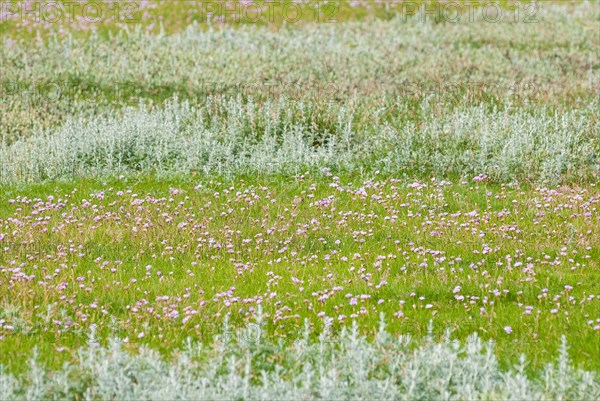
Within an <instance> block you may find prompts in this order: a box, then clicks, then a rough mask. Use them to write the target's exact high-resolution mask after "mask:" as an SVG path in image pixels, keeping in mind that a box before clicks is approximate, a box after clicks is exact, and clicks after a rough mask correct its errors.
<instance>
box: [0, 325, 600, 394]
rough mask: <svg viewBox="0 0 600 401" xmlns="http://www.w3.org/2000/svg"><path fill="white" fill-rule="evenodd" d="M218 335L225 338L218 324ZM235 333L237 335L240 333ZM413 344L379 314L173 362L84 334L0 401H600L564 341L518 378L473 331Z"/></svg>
mask: <svg viewBox="0 0 600 401" xmlns="http://www.w3.org/2000/svg"><path fill="white" fill-rule="evenodd" d="M224 333H230V330H228V329H227V323H225V328H224ZM238 334H239V333H238ZM450 335H451V333H450V332H449V331H448V332H447V333H446V335H445V336H444V339H443V340H441V341H437V340H435V339H434V338H433V336H432V335H431V332H430V334H429V336H428V337H427V338H426V339H425V340H424V341H423V342H422V343H420V344H413V343H412V340H411V338H410V336H408V335H400V336H398V337H394V336H392V335H391V334H389V333H388V332H387V331H386V330H385V324H384V322H383V318H382V319H381V321H380V327H379V330H378V332H377V334H376V336H375V337H374V339H373V340H371V341H370V340H367V338H366V337H363V336H361V335H360V334H359V331H358V327H357V325H356V324H353V326H352V327H351V328H349V329H346V328H344V329H342V331H341V332H340V334H339V335H337V336H332V335H331V334H328V331H327V330H324V331H323V332H322V333H321V334H320V335H319V336H318V338H313V337H312V336H311V334H310V328H309V325H308V323H306V324H305V328H304V330H303V334H302V335H301V336H300V337H299V338H298V339H296V340H295V341H293V342H291V343H289V344H286V343H285V341H282V340H279V341H278V342H276V343H272V342H269V341H266V340H265V339H264V338H262V337H261V336H232V335H229V336H224V335H217V336H216V337H215V340H214V343H213V344H212V345H208V346H207V345H202V344H201V343H196V342H194V341H191V340H188V341H187V342H186V344H185V346H184V347H183V349H182V350H181V351H179V352H176V353H174V354H173V355H174V356H173V357H172V358H171V359H168V358H165V357H163V356H161V355H160V354H158V353H157V352H155V351H153V350H151V349H149V348H146V347H141V349H140V350H139V352H136V353H132V352H130V351H127V350H125V349H124V348H123V342H121V341H120V340H117V339H112V340H110V341H109V342H108V345H106V346H99V345H98V339H96V338H94V334H93V333H92V334H91V336H90V341H89V342H88V346H86V347H83V348H81V349H80V350H79V351H78V352H77V355H76V358H75V359H76V361H74V362H73V363H72V364H65V365H64V366H63V367H62V368H61V369H59V370H57V371H48V370H47V369H45V368H44V367H43V366H41V365H40V364H39V362H38V361H37V359H36V356H34V357H33V358H32V359H31V361H30V365H29V369H28V372H27V373H25V374H24V375H22V376H19V377H15V376H13V375H11V374H8V373H7V372H6V370H5V369H4V368H2V371H1V372H0V375H1V376H0V377H1V382H2V387H1V389H0V391H1V393H0V397H1V398H2V399H3V400H28V401H30V400H46V399H78V400H79V399H83V400H107V399H113V400H114V399H118V400H141V399H145V400H174V399H222V400H230V399H235V400H284V399H285V400H306V399H322V400H342V399H356V400H507V399H515V400H517V399H518V400H584V399H585V400H592V399H598V397H600V381H599V378H598V376H597V375H596V374H595V373H594V372H587V371H582V370H580V369H578V368H576V367H573V366H572V365H571V364H570V362H569V356H568V349H567V344H566V340H565V339H564V338H563V342H562V345H561V347H560V349H559V355H558V359H557V361H555V362H550V361H549V362H548V364H547V365H546V366H545V368H543V369H542V370H541V371H537V372H534V373H533V374H532V373H527V372H526V366H527V364H526V360H525V357H521V359H520V362H519V363H518V364H516V365H515V366H514V367H512V368H510V369H508V370H504V369H502V368H500V365H499V361H498V359H497V358H496V356H495V354H494V344H493V342H488V343H485V342H484V341H482V339H481V338H480V337H478V336H477V334H472V335H471V336H470V337H469V338H468V339H467V340H466V341H463V342H459V341H455V340H451V339H450Z"/></svg>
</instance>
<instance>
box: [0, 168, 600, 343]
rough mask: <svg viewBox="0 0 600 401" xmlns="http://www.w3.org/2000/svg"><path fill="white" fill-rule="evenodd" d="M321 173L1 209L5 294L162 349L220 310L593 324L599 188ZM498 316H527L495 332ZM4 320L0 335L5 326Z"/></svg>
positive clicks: (61, 319)
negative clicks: (356, 181) (287, 181)
mask: <svg viewBox="0 0 600 401" xmlns="http://www.w3.org/2000/svg"><path fill="white" fill-rule="evenodd" d="M327 173H328V174H327V176H326V178H324V179H320V180H313V179H312V178H310V177H306V176H300V177H297V180H296V182H295V183H294V185H292V186H291V187H290V188H287V187H285V188H284V189H275V188H279V187H273V188H269V187H266V186H248V185H247V184H246V183H244V182H243V181H240V182H236V183H235V184H227V185H225V184H223V183H217V182H211V183H208V184H205V185H201V186H197V187H196V188H194V187H193V186H190V188H183V189H179V188H170V189H169V190H168V191H166V192H165V193H164V196H162V195H159V196H156V192H159V193H160V191H158V190H157V191H154V192H155V194H154V195H152V194H149V193H148V194H144V193H142V192H140V191H138V190H135V189H133V188H121V189H120V188H114V187H109V186H108V185H107V186H105V187H103V188H102V190H101V191H94V193H91V194H89V195H87V196H85V195H83V194H80V193H78V191H77V190H73V191H72V192H70V193H65V194H61V195H57V194H56V193H55V195H51V196H47V197H44V198H29V197H26V196H17V197H14V198H13V199H3V200H2V202H3V203H4V205H3V206H2V209H0V210H3V215H4V216H6V217H5V218H2V219H0V250H2V254H1V256H0V298H1V299H4V300H10V301H9V302H10V303H11V304H14V305H17V306H19V307H22V308H25V309H31V306H33V313H34V315H35V313H37V312H39V313H40V314H42V312H44V313H45V310H46V306H47V305H50V304H52V305H54V307H55V310H56V311H57V312H56V316H53V319H54V324H53V325H52V327H53V328H54V329H55V330H57V331H60V330H65V329H66V328H67V327H71V326H77V327H79V326H81V327H87V325H89V324H91V323H92V322H93V323H94V324H97V325H99V326H102V325H105V326H106V325H109V322H110V321H111V319H117V320H118V321H120V322H123V325H124V326H125V327H129V328H131V329H132V330H133V332H132V333H131V336H132V338H135V336H138V337H139V338H142V337H144V338H149V337H150V338H152V337H156V338H160V339H164V340H165V341H167V339H168V336H167V335H166V334H165V333H166V332H168V331H169V330H174V328H175V330H184V331H185V330H187V331H185V332H186V333H188V334H193V333H194V332H195V331H201V328H202V325H203V324H206V323H208V322H213V321H214V320H215V319H219V318H222V317H223V316H225V315H229V316H231V317H233V318H235V319H238V320H240V321H246V320H247V319H251V318H252V317H253V315H254V313H255V312H256V310H257V309H258V308H259V305H260V307H262V308H263V309H264V311H265V312H266V316H268V317H269V318H270V320H269V321H270V322H271V323H272V324H273V325H275V326H276V327H279V326H278V325H283V326H285V323H286V322H287V321H292V322H294V323H295V324H296V325H299V324H301V322H302V320H303V319H304V318H308V319H309V320H314V319H315V318H319V317H322V318H327V319H331V321H333V322H337V323H339V324H342V323H344V322H345V321H347V320H348V318H350V319H356V320H358V321H361V320H362V321H364V322H372V321H373V319H376V318H377V317H378V315H379V313H380V312H385V313H389V316H395V319H397V322H398V324H402V322H410V321H414V320H415V319H420V317H422V316H425V317H426V318H427V319H430V318H435V317H436V316H437V317H438V318H439V317H443V316H446V318H447V319H450V318H451V317H452V316H456V314H457V313H460V314H464V316H469V317H474V318H479V319H484V320H486V321H494V319H497V320H498V323H497V325H498V330H499V331H500V332H502V331H503V332H504V333H505V334H509V335H514V333H515V332H518V329H519V327H520V326H530V325H529V324H528V320H527V319H536V321H537V319H538V318H539V317H540V316H542V317H543V318H544V319H547V320H548V324H553V323H552V321H553V320H552V319H554V321H555V323H554V324H556V325H557V326H556V327H557V328H559V327H562V326H561V324H562V323H560V321H559V320H557V319H567V320H569V321H570V322H574V323H576V322H581V323H582V324H583V326H582V327H579V328H578V330H583V329H584V328H585V329H591V330H592V331H593V330H600V319H598V318H599V317H600V316H593V314H594V313H596V314H597V312H598V310H600V309H599V307H598V302H600V294H593V293H590V291H593V284H590V283H586V280H585V275H586V272H588V271H590V270H591V269H597V268H598V265H597V261H594V260H593V259H592V256H591V254H592V252H593V250H592V246H591V244H593V243H599V232H598V227H599V226H600V225H599V224H598V220H599V215H598V213H597V211H596V205H597V203H598V201H599V200H600V194H598V193H590V192H588V191H587V190H573V189H564V188H561V189H556V190H549V189H546V188H539V189H523V188H519V187H518V186H511V185H503V186H492V185H487V184H485V183H482V184H480V182H481V181H483V180H482V179H476V180H470V181H465V182H464V183H462V184H450V183H448V182H445V181H442V182H438V181H431V182H428V183H424V182H415V183H410V184H408V185H407V184H406V183H403V182H402V181H399V180H383V181H366V182H364V183H362V184H360V185H359V186H356V185H353V184H352V183H343V182H342V181H341V180H340V179H339V178H338V177H336V176H333V175H332V174H330V173H329V172H327ZM478 177H481V176H478ZM476 178H477V177H476ZM332 184H334V185H332ZM123 185H125V184H123ZM480 185H481V186H480ZM0 216H2V215H0ZM548 283H551V284H552V285H549V284H548ZM596 289H597V288H596ZM5 302H6V301H5ZM508 310H511V311H513V312H515V311H516V315H517V316H521V317H520V319H521V320H517V321H514V322H512V321H511V322H510V323H511V325H506V326H505V324H506V323H507V322H506V321H503V315H502V313H503V312H502V311H508ZM58 311H61V312H60V313H59V312H58ZM594 311H595V312H594ZM61 313H62V314H61ZM507 313H508V312H507ZM530 315H531V317H529V316H530ZM510 316H514V313H513V314H512V315H510ZM316 321H319V319H316ZM500 322H503V323H502V324H501V323H500ZM574 323H571V324H574ZM586 323H587V325H586ZM0 326H2V327H1V328H0V329H2V330H3V331H2V335H7V334H6V333H7V332H9V331H10V329H9V327H13V326H14V322H12V321H10V320H9V319H6V318H5V319H4V320H3V322H2V323H0ZM586 326H589V327H586ZM534 334H535V336H537V333H534Z"/></svg>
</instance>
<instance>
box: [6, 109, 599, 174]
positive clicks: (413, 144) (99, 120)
mask: <svg viewBox="0 0 600 401" xmlns="http://www.w3.org/2000/svg"><path fill="white" fill-rule="evenodd" d="M396 106H397V107H398V108H399V109H400V110H401V111H400V115H401V114H402V112H403V111H402V108H403V107H407V106H406V105H405V104H402V103H398V104H397V105H396ZM311 107H314V106H311V105H305V104H303V103H297V102H293V101H288V100H285V99H281V100H280V101H278V102H276V103H271V102H267V103H265V104H262V105H258V104H256V103H252V102H249V103H248V102H243V101H242V100H240V99H239V98H238V99H224V98H215V99H210V98H209V99H208V101H207V102H206V103H203V104H201V105H199V106H193V105H191V104H190V103H189V102H188V101H183V102H181V101H178V100H177V99H174V100H172V101H169V102H167V103H166V105H165V106H164V107H163V108H153V109H152V110H150V111H148V110H147V108H146V107H145V105H140V106H139V107H137V108H130V109H128V110H126V111H125V112H124V113H123V115H122V116H98V117H94V118H89V117H86V118H79V119H76V118H73V119H69V120H68V121H67V122H66V123H65V124H64V125H63V126H62V127H60V128H58V129H55V130H46V131H44V132H42V133H40V134H38V135H33V136H31V137H29V138H26V139H22V140H20V141H17V142H15V143H14V144H11V145H8V146H3V147H2V148H0V160H1V164H0V180H1V181H3V182H19V181H20V182H23V181H40V180H46V179H53V180H54V179H64V178H72V177H82V176H85V177H87V176H103V175H118V174H124V173H125V174H131V173H156V174H159V175H165V174H187V173H190V172H193V171H197V172H201V173H205V174H210V173H217V174H224V175H228V174H237V173H250V172H251V173H293V172H299V171H301V169H303V168H307V167H324V166H329V167H336V168H340V169H347V170H359V169H362V168H366V167H372V166H376V168H378V169H380V170H382V171H387V172H390V173H401V172H415V171H416V172H421V173H431V172H433V173H437V174H457V175H461V176H467V175H477V174H488V175H489V176H490V177H493V178H497V179H499V180H514V179H521V178H523V179H535V180H543V181H550V182H560V181H564V180H569V179H591V178H593V177H597V176H598V172H599V170H598V141H597V139H598V137H600V129H599V123H598V121H597V120H596V119H595V115H596V113H597V107H598V102H597V101H595V102H593V103H592V104H590V105H588V106H587V107H586V108H583V109H581V110H572V111H566V112H563V113H558V112H551V111H549V110H547V109H545V108H543V107H542V108H538V109H534V110H525V109H522V108H510V107H508V108H505V109H502V110H499V109H492V110H489V109H488V108H487V107H486V106H473V107H464V108H459V109H456V110H455V111H454V112H452V113H450V114H447V115H443V116H441V117H440V116H437V115H436V114H435V113H434V112H432V111H429V110H428V109H427V105H426V104H424V105H421V106H420V107H421V109H422V110H423V117H422V120H421V121H420V122H419V123H418V124H417V123H414V122H405V121H401V120H400V119H399V118H398V119H393V118H392V119H391V120H389V121H386V122H380V123H376V122H375V119H376V112H377V111H376V110H363V111H362V113H363V114H362V116H360V117H357V116H356V115H354V114H353V112H352V111H351V106H348V105H336V106H332V109H331V110H330V111H329V112H328V113H327V118H329V119H330V120H331V121H334V122H335V123H334V124H331V126H330V127H328V128H327V129H326V130H325V129H321V128H319V127H317V128H315V116H316V115H317V113H315V111H314V110H312V109H311ZM214 109H218V110H226V111H227V112H226V116H225V117H223V116H221V115H217V114H215V113H212V112H211V110H214ZM359 119H361V120H367V121H369V120H371V121H372V123H371V124H361V123H360V121H359ZM316 140H318V141H319V142H318V143H317V144H315V141H316Z"/></svg>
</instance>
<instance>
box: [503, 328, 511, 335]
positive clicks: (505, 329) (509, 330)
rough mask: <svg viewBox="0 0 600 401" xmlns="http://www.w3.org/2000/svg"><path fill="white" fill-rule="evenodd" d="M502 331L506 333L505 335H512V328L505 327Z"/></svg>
mask: <svg viewBox="0 0 600 401" xmlns="http://www.w3.org/2000/svg"><path fill="white" fill-rule="evenodd" d="M504 331H506V334H510V333H512V327H510V326H506V327H504Z"/></svg>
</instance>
